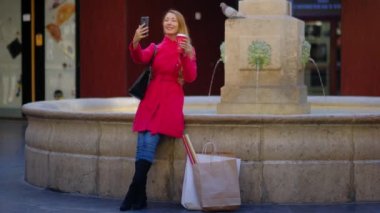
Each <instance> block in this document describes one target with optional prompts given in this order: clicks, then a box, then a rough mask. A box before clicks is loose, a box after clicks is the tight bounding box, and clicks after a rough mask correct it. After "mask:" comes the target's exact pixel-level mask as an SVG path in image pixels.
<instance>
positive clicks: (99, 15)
mask: <svg viewBox="0 0 380 213" xmlns="http://www.w3.org/2000/svg"><path fill="white" fill-rule="evenodd" d="M79 3H80V16H79V17H80V97H114V96H126V94H127V92H126V82H127V79H126V60H127V53H126V52H127V49H126V48H127V45H126V21H127V20H126V1H125V0H112V1H104V0H81V1H79Z"/></svg>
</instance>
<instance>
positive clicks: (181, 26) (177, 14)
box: [164, 9, 190, 39]
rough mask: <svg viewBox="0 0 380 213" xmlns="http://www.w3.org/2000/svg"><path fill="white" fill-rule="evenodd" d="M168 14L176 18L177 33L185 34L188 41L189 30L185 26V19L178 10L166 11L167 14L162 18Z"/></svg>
mask: <svg viewBox="0 0 380 213" xmlns="http://www.w3.org/2000/svg"><path fill="white" fill-rule="evenodd" d="M168 13H172V14H174V15H175V17H176V18H177V21H178V33H182V34H185V35H187V36H188V37H189V39H190V34H189V30H188V28H187V25H186V21H185V17H184V16H183V15H182V13H180V12H179V11H178V10H174V9H170V10H168V12H166V13H165V15H164V18H165V16H166V15H167V14H168Z"/></svg>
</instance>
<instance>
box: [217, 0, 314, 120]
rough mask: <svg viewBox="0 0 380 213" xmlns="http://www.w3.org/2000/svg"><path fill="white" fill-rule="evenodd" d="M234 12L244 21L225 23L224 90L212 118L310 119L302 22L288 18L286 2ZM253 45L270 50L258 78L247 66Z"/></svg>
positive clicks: (256, 1)
mask: <svg viewBox="0 0 380 213" xmlns="http://www.w3.org/2000/svg"><path fill="white" fill-rule="evenodd" d="M239 10H240V11H241V12H243V13H244V14H245V15H246V16H247V17H246V18H242V19H227V20H226V22H225V85H224V86H223V87H222V89H221V102H220V103H219V104H218V106H217V112H218V113H221V114H304V113H309V112H310V105H309V104H308V103H307V88H306V86H305V84H304V71H303V65H302V63H301V53H302V42H303V40H304V25H305V24H304V22H303V21H301V20H298V19H296V18H294V17H292V16H290V15H289V13H290V12H289V11H291V10H290V7H289V3H288V2H287V1H286V0H243V1H240V2H239ZM253 41H264V42H266V43H267V44H269V45H270V46H271V62H270V64H269V65H267V66H264V67H263V68H262V69H261V70H260V71H259V73H258V74H257V70H256V68H254V67H252V66H250V65H249V63H248V46H249V45H250V44H251V43H252V42H253ZM257 82H258V83H257Z"/></svg>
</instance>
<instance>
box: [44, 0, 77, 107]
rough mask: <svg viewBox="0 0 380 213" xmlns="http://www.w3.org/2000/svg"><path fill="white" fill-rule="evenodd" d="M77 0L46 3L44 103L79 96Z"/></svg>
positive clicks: (48, 0) (46, 1) (55, 0)
mask: <svg viewBox="0 0 380 213" xmlns="http://www.w3.org/2000/svg"><path fill="white" fill-rule="evenodd" d="M75 6H76V5H75V0H66V1H57V0H45V26H46V28H45V100H58V99H63V98H64V99H71V98H75V97H76V60H75V59H76V56H75V53H76V50H75V47H76V46H75V44H76V43H75V41H76V39H75V38H76V24H75V18H76V14H75Z"/></svg>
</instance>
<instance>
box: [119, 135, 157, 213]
mask: <svg viewBox="0 0 380 213" xmlns="http://www.w3.org/2000/svg"><path fill="white" fill-rule="evenodd" d="M159 141H160V135H159V134H155V135H152V134H151V133H150V132H148V131H147V132H140V133H139V134H138V138H137V146H136V162H135V174H134V176H133V180H132V183H131V185H130V186H129V190H128V193H127V195H126V196H125V199H124V201H123V203H122V205H121V206H120V211H127V210H129V209H134V210H138V209H143V208H145V207H146V206H147V203H146V200H147V198H146V181H147V173H148V171H149V169H150V166H151V165H152V162H153V160H154V156H155V153H156V149H157V145H158V143H159Z"/></svg>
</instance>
